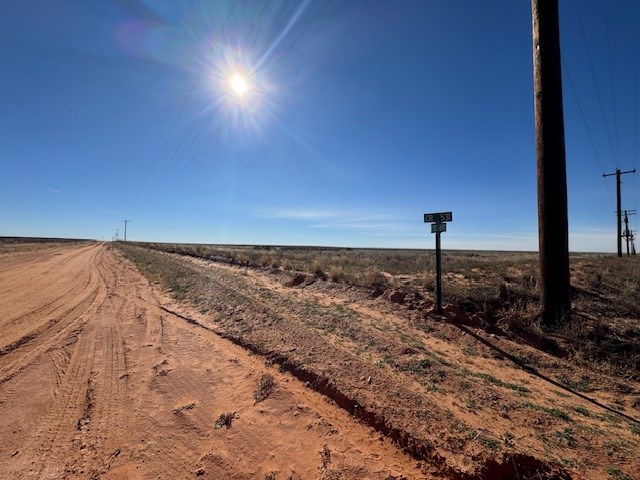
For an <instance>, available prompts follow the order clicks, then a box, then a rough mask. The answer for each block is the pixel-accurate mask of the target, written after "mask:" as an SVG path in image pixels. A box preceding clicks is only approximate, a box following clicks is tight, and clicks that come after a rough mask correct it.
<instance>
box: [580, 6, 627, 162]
mask: <svg viewBox="0 0 640 480" xmlns="http://www.w3.org/2000/svg"><path fill="white" fill-rule="evenodd" d="M574 5H575V9H576V14H577V16H578V22H579V24H580V31H581V32H582V40H583V42H584V47H585V50H586V52H587V59H588V60H589V66H590V67H591V75H592V77H593V83H594V84H595V87H596V96H597V98H598V103H599V104H600V111H601V113H602V119H603V120H604V126H605V129H606V130H607V138H608V139H609V146H610V147H611V155H612V156H613V160H614V162H615V164H616V168H620V165H619V162H618V158H617V157H616V153H615V150H614V148H613V141H612V140H611V132H610V129H609V122H607V116H606V115H605V112H604V106H603V103H602V95H600V88H599V87H598V79H597V78H596V72H595V69H594V67H593V60H592V59H591V52H590V50H589V45H588V42H587V35H586V33H585V30H584V24H583V22H582V16H581V15H580V9H579V8H578V4H577V2H575V1H574Z"/></svg>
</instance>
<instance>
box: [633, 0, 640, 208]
mask: <svg viewBox="0 0 640 480" xmlns="http://www.w3.org/2000/svg"><path fill="white" fill-rule="evenodd" d="M639 65H640V3H638V15H637V17H636V83H635V87H636V89H635V94H636V99H635V108H634V110H635V111H634V119H633V152H632V155H633V169H634V170H635V169H636V163H637V158H638V151H637V149H636V147H637V140H638V70H639ZM633 208H634V209H636V208H637V203H636V176H635V175H634V176H633Z"/></svg>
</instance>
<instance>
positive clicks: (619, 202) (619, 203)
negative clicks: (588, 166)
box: [602, 168, 636, 257]
mask: <svg viewBox="0 0 640 480" xmlns="http://www.w3.org/2000/svg"><path fill="white" fill-rule="evenodd" d="M627 173H636V169H635V168H634V169H633V170H627V171H626V172H621V171H620V169H619V168H616V171H615V173H603V174H602V176H603V177H610V176H612V175H615V176H616V211H617V213H618V256H619V257H621V256H622V195H621V193H620V175H625V174H627Z"/></svg>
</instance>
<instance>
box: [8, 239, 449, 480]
mask: <svg viewBox="0 0 640 480" xmlns="http://www.w3.org/2000/svg"><path fill="white" fill-rule="evenodd" d="M0 311H1V312H3V314H2V316H1V317H0V411H1V412H2V415H1V416H0V478H3V479H4V478H7V479H9V478H38V479H62V478H64V479H76V478H82V479H97V478H101V479H126V478H149V479H151V478H154V479H157V478H166V479H178V478H180V479H182V478H216V479H218V478H233V479H255V478H258V479H289V478H290V479H302V478H304V479H307V478H309V479H337V478H344V479H355V478H358V479H385V480H391V479H400V478H406V479H409V478H436V477H434V476H432V475H430V474H429V473H428V469H425V468H424V464H421V463H420V462H416V459H415V458H413V457H411V456H410V455H408V454H406V453H403V452H402V451H400V450H399V449H398V448H396V446H394V445H393V444H392V443H391V442H390V441H389V439H388V438H386V437H385V436H384V435H383V434H381V433H380V432H379V431H376V430H375V429H373V428H371V427H370V426H367V425H366V424H365V423H363V422H362V421H360V420H358V419H357V418H354V416H353V415H350V414H349V412H348V411H346V410H345V409H344V408H341V407H340V406H339V405H337V404H336V403H335V402H334V401H332V400H330V399H328V398H327V397H326V396H324V395H323V394H322V393H320V392H317V391H315V390H313V389H311V388H308V385H305V384H304V383H303V382H302V381H300V380H298V379H297V378H295V377H294V376H293V375H292V374H291V373H288V372H287V371H286V368H282V369H278V368H276V367H275V366H269V365H270V363H271V362H266V363H265V358H262V357H259V356H256V355H254V354H252V353H250V352H249V351H247V350H246V349H243V348H241V347H240V346H237V345H235V344H234V343H232V342H231V341H229V340H226V339H223V338H221V337H220V336H219V335H217V334H215V333H213V332H212V331H211V330H212V329H211V328H203V326H201V324H202V325H204V324H205V323H207V319H206V318H205V317H203V316H199V314H197V313H194V312H193V311H191V310H189V309H187V308H184V307H181V306H179V305H176V304H175V303H174V302H172V301H171V300H170V299H169V298H168V297H165V296H164V294H162V293H161V292H160V291H159V289H157V288H155V287H152V286H150V285H149V282H148V281H147V280H146V279H145V278H144V277H143V276H142V275H141V274H140V273H138V271H137V270H136V269H135V267H133V265H132V264H131V263H130V262H128V261H127V260H125V259H124V258H123V257H122V255H121V254H120V253H118V252H117V251H115V250H114V249H112V248H111V247H109V246H106V245H104V244H97V243H96V244H88V245H87V244H85V245H71V246H64V245H55V244H53V245H51V246H49V247H48V248H41V247H39V248H38V249H34V250H32V251H29V250H28V249H24V248H22V249H21V250H20V252H17V253H1V254H0ZM171 312H175V314H174V313H171ZM186 319H187V320H186ZM205 326H206V325H205ZM265 379H266V381H265ZM377 381H379V380H376V382H377ZM257 400H260V401H257ZM438 477H439V478H442V476H441V475H438Z"/></svg>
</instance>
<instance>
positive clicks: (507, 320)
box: [121, 243, 640, 378]
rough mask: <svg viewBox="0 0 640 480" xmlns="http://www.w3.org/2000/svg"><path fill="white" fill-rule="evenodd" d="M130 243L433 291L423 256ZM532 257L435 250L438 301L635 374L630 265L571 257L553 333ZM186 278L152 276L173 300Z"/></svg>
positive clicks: (428, 259)
mask: <svg viewBox="0 0 640 480" xmlns="http://www.w3.org/2000/svg"><path fill="white" fill-rule="evenodd" d="M137 245H140V246H143V247H146V248H150V249H153V250H159V251H164V252H169V253H178V254H181V255H188V256H192V257H196V258H202V259H206V260H211V261H215V262H223V263H227V264H231V265H241V266H249V267H254V268H264V269H268V270H271V271H278V272H282V273H288V272H292V274H295V273H305V272H308V273H310V274H312V275H313V276H314V277H315V278H317V279H320V280H329V281H331V282H334V283H343V284H348V285H353V286H356V287H361V288H370V289H372V291H373V292H374V293H373V294H374V295H376V296H377V295H381V294H383V293H384V292H385V291H389V290H394V289H396V290H401V291H402V292H403V293H404V294H408V295H409V296H410V295H411V294H413V293H415V292H417V293H419V294H421V295H423V296H425V297H427V298H429V297H431V296H432V292H433V290H434V287H435V285H434V268H435V265H434V258H433V257H434V254H433V252H432V251H429V250H393V249H350V248H313V247H278V246H230V245H191V244H164V243H139V244H137ZM121 246H122V244H121ZM537 259H538V256H537V253H532V252H474V251H447V252H443V274H444V278H443V283H444V288H443V296H444V303H445V305H450V306H453V307H455V308H458V309H459V310H461V311H462V312H464V314H465V315H468V316H473V317H474V318H475V319H476V321H479V322H480V326H483V327H485V328H488V329H493V328H500V329H503V330H506V331H508V332H509V334H511V335H515V336H519V337H521V338H522V339H523V341H526V342H528V343H530V344H535V345H537V346H539V347H540V348H542V349H544V350H546V351H549V352H551V353H558V352H565V353H566V352H570V353H571V354H573V355H575V356H576V358H579V359H581V360H583V361H585V362H590V363H593V364H594V365H597V366H598V367H604V368H613V369H614V370H616V371H618V372H623V371H624V372H625V374H626V375H630V376H633V377H635V378H637V377H638V376H640V327H638V326H637V320H638V319H640V303H639V302H638V301H637V299H638V298H640V262H639V260H638V257H632V258H622V259H619V258H617V257H615V256H613V255H607V254H573V255H572V258H571V273H572V302H573V310H574V316H573V317H574V318H573V322H572V323H571V324H570V325H565V326H563V327H562V328H560V329H559V330H557V331H553V332H550V331H545V330H544V329H543V328H542V327H541V326H540V323H539V307H538V304H539V294H538V289H537V287H538V282H537ZM139 266H140V265H139ZM144 267H145V265H144V264H143V265H141V268H142V270H143V271H144V270H145V269H144ZM154 272H155V273H152V275H153V274H155V275H157V274H158V272H157V268H155V269H154ZM145 273H147V274H149V273H151V272H145ZM187 276H188V272H181V271H180V270H178V271H173V272H164V273H161V274H160V275H159V277H161V278H162V281H163V282H164V283H165V286H166V287H167V288H168V289H169V290H170V291H171V292H172V293H173V294H174V295H175V296H176V298H177V299H179V300H194V299H193V298H190V293H189V292H190V291H192V289H191V288H190V287H189V281H188V278H186V277H187Z"/></svg>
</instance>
